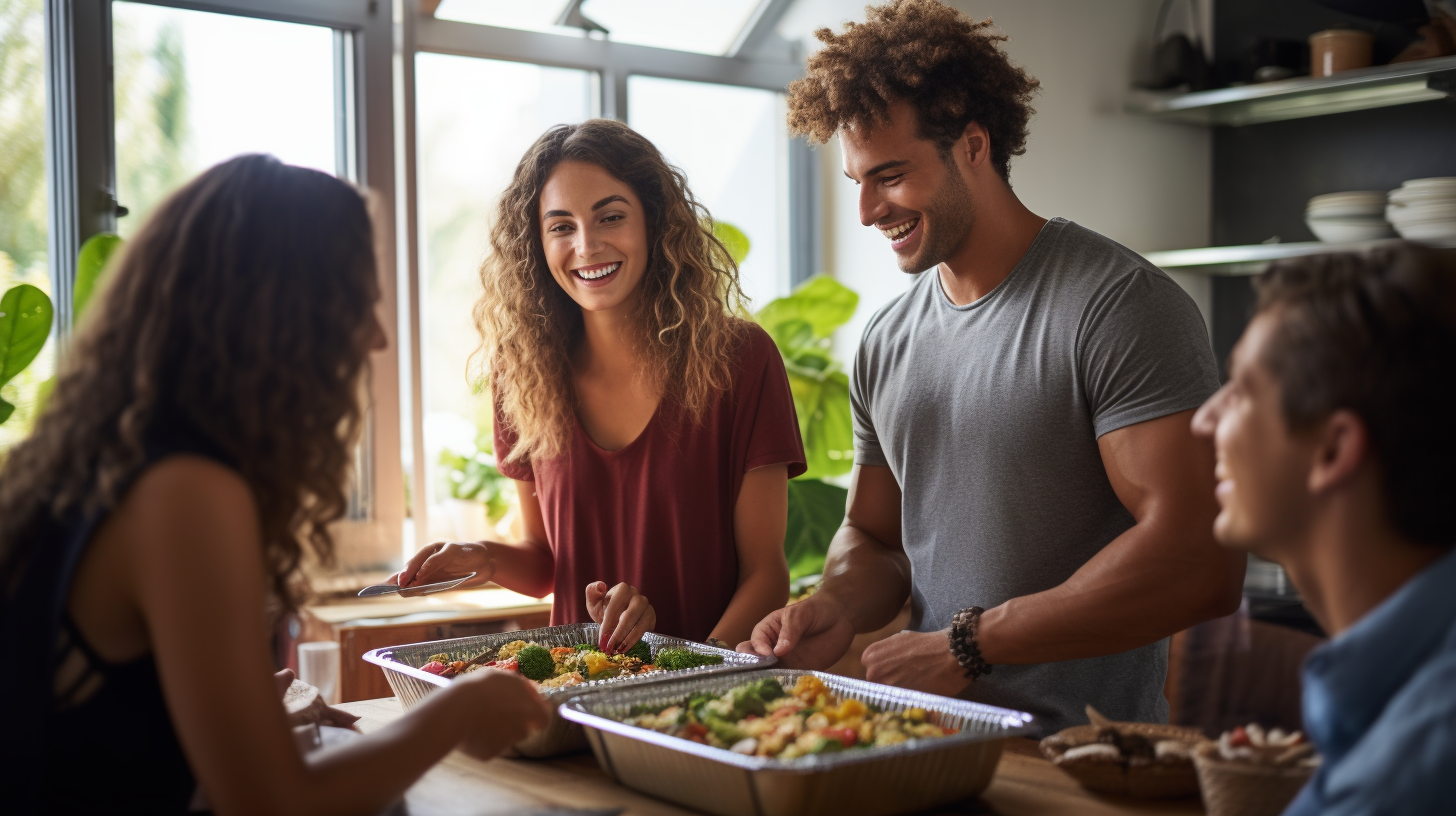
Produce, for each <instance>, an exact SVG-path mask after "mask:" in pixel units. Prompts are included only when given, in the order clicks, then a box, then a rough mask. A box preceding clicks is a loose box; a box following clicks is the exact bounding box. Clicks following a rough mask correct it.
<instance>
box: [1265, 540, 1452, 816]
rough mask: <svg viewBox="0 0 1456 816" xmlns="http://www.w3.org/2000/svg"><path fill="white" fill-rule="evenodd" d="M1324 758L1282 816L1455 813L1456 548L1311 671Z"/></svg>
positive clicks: (1315, 661) (1315, 659)
mask: <svg viewBox="0 0 1456 816" xmlns="http://www.w3.org/2000/svg"><path fill="white" fill-rule="evenodd" d="M1304 727H1305V730H1306V733H1308V735H1309V737H1310V740H1311V741H1313V742H1314V744H1315V747H1316V748H1318V749H1319V752H1320V754H1321V755H1322V756H1323V757H1324V763H1323V764H1322V765H1321V766H1320V769H1319V771H1318V772H1316V773H1315V775H1314V778H1313V779H1311V780H1310V783H1309V784H1308V785H1306V786H1305V788H1304V790H1303V791H1301V792H1300V794H1299V797H1298V798H1297V799H1295V800H1294V802H1293V803H1292V804H1291V805H1290V806H1289V809H1288V810H1286V811H1285V812H1284V813H1285V816H1313V814H1326V816H1332V815H1343V814H1386V813H1389V814H1433V816H1434V814H1442V816H1449V815H1450V814H1456V550H1453V551H1452V552H1450V553H1448V554H1447V555H1445V556H1443V557H1442V558H1441V559H1440V560H1438V561H1436V562H1435V563H1434V564H1432V565H1431V566H1429V567H1427V568H1426V569H1424V570H1422V571H1421V572H1420V573H1418V574H1417V575H1416V576H1415V577H1414V578H1412V579H1410V580H1409V581H1407V582H1406V583H1405V584H1404V585H1403V586H1402V587H1401V588H1400V589H1398V590H1396V592H1395V594H1393V595H1391V596H1390V597H1389V598H1386V599H1385V601H1383V602H1382V603H1381V604H1380V605H1379V606H1377V607H1375V609H1374V610H1372V611H1371V612H1370V613H1369V614H1367V615H1366V616H1365V617H1364V618H1362V619H1361V620H1360V621H1358V622H1357V623H1356V624H1355V625H1354V626H1352V627H1350V628H1349V629H1348V630H1346V631H1345V632H1343V633H1341V634H1340V635H1339V636H1338V637H1336V638H1334V639H1333V640H1331V641H1330V642H1329V643H1326V644H1324V645H1323V646H1320V647H1319V648H1317V649H1315V650H1314V651H1313V652H1312V653H1310V656H1309V660H1308V661H1307V662H1306V663H1305V665H1304Z"/></svg>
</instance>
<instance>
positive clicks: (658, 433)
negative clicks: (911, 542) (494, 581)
mask: <svg viewBox="0 0 1456 816" xmlns="http://www.w3.org/2000/svg"><path fill="white" fill-rule="evenodd" d="M514 443H515V435H514V434H513V433H511V432H510V430H509V429H508V428H507V423H506V422H504V421H503V418H502V417H501V416H500V415H499V413H497V416H496V424H495V452H496V458H497V460H499V461H501V462H502V464H501V465H500V471H501V473H503V474H505V475H506V476H509V477H510V478H512V479H517V480H520V481H533V482H535V483H536V497H537V499H538V500H539V501H540V503H541V515H542V518H543V519H544V521H545V524H546V537H547V539H548V542H549V543H550V545H551V552H552V553H553V554H554V556H555V559H556V580H555V593H556V598H555V604H554V606H553V607H552V609H551V623H552V624H553V625H559V624H565V623H584V622H588V621H590V620H591V616H590V615H588V614H587V610H586V597H585V590H586V585H587V584H589V583H591V582H593V581H605V582H606V583H607V585H608V586H612V585H615V584H617V583H619V582H621V581H626V582H627V583H628V584H631V585H632V586H634V587H636V588H637V591H638V592H641V593H642V594H643V595H646V596H647V600H648V601H650V602H651V603H652V607H653V609H654V610H656V612H657V625H656V627H654V629H655V631H657V632H659V633H661V634H666V635H673V636H676V637H682V638H688V639H690V640H703V639H705V638H707V637H708V635H709V634H710V633H711V632H712V631H713V627H715V626H717V625H718V620H719V619H720V618H721V617H722V616H723V613H724V612H725V611H726V610H727V609H728V602H729V601H730V600H731V599H732V598H733V593H734V592H735V591H736V590H737V588H738V555H737V550H736V547H735V541H734V532H733V509H734V506H735V505H736V504H737V502H738V491H739V489H740V488H741V487H742V485H743V475H744V474H745V473H747V472H748V471H750V470H753V469H754V468H760V467H765V466H768V465H780V464H787V465H788V466H789V477H790V478H792V477H794V476H797V475H799V474H801V473H803V472H804V444H803V441H802V440H801V439H800V438H799V423H798V418H797V417H796V415H795V413H794V400H793V397H792V395H791V394H790V392H789V381H788V377H787V376H786V375H785V374H784V363H783V360H782V358H781V357H780V356H779V352H778V348H777V347H775V346H774V343H773V340H771V339H770V338H769V336H768V334H767V333H765V332H764V330H763V329H761V328H759V327H758V326H757V325H754V324H748V325H747V326H746V328H745V331H744V332H743V336H742V339H741V340H740V341H739V343H738V359H737V361H736V363H735V365H734V371H733V384H732V387H731V388H730V389H729V390H727V391H725V392H724V393H723V394H722V395H720V396H719V398H718V399H717V400H716V401H715V402H714V403H712V404H711V406H710V407H709V408H708V410H707V411H706V412H705V414H704V416H703V418H702V420H701V421H700V422H696V423H695V422H693V421H692V420H691V419H690V418H688V417H686V416H684V415H683V412H681V411H676V410H673V409H672V406H671V405H670V404H669V403H668V400H667V399H666V398H664V400H663V402H662V403H661V404H660V405H659V406H658V409H657V412H656V413H655V414H653V416H652V418H651V419H650V420H649V421H648V423H647V427H646V428H645V429H644V430H643V431H642V433H641V435H640V436H638V437H637V438H636V439H634V440H632V442H631V443H629V444H628V445H627V446H626V447H624V448H622V449H621V450H617V451H607V450H603V449H602V448H600V447H598V446H597V444H596V443H595V442H593V441H592V440H591V437H589V436H587V433H586V431H585V430H584V429H583V428H582V426H581V422H580V421H577V422H576V423H575V426H574V428H573V431H572V438H571V447H570V452H569V453H568V454H567V455H566V456H564V457H559V458H557V459H552V460H548V461H537V462H531V463H522V462H515V463H509V464H506V463H504V460H505V459H506V457H507V456H508V455H509V452H510V450H511V447H512V445H514Z"/></svg>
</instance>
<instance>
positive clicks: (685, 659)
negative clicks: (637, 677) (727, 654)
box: [652, 649, 723, 671]
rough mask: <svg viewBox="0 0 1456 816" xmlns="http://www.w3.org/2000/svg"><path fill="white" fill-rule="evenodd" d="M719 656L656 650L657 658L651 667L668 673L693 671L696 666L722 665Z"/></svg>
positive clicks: (685, 651) (684, 650)
mask: <svg viewBox="0 0 1456 816" xmlns="http://www.w3.org/2000/svg"><path fill="white" fill-rule="evenodd" d="M722 662H723V657H722V656H721V655H705V654H698V653H697V652H692V651H688V650H687V649H658V650H657V656H656V657H655V658H653V660H652V665H654V666H656V667H657V668H659V669H666V670H668V671H679V670H681V669H695V668H697V667H698V666H717V665H720V664H722Z"/></svg>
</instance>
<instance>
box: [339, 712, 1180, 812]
mask: <svg viewBox="0 0 1456 816" xmlns="http://www.w3.org/2000/svg"><path fill="white" fill-rule="evenodd" d="M340 708H343V709H345V710H346V711H351V712H353V713H354V714H357V715H359V717H360V720H359V727H360V728H361V729H362V730H363V731H364V732H366V733H368V732H370V731H374V730H377V729H379V728H382V727H384V726H385V725H387V724H388V723H389V722H390V721H392V720H394V719H395V718H397V717H399V716H400V714H401V708H400V704H399V701H398V700H397V699H395V698H393V697H387V698H382V699H375V700H361V701H358V702H354V703H344V704H343V705H341V706H340ZM405 801H406V803H407V805H408V808H409V813H410V815H411V816H494V814H503V815H504V814H519V815H520V816H569V814H570V811H568V810H563V809H566V808H585V809H591V810H592V811H594V814H603V813H611V812H613V811H616V810H617V809H618V808H620V809H621V812H622V813H623V814H626V816H687V815H689V814H697V813H698V811H694V810H688V809H686V808H682V807H679V806H677V805H673V804H671V803H668V802H664V801H662V800H659V799H654V798H652V797H650V796H647V795H645V794H641V793H637V792H636V791H633V790H630V789H628V788H625V787H622V786H621V785H618V784H617V783H615V782H613V781H612V779H611V778H610V777H609V776H607V774H606V773H604V772H603V771H602V770H601V768H599V767H598V766H597V762H596V759H595V758H594V757H593V756H592V754H590V753H581V754H573V755H568V756H563V757H557V758H555V759H545V760H528V759H494V760H491V761H489V762H482V761H480V760H477V759H472V758H470V757H468V756H465V755H464V754H462V753H459V752H458V751H457V752H454V753H451V754H450V755H449V756H447V757H445V759H444V760H442V761H441V762H440V763H439V764H437V765H436V766H435V767H434V768H431V769H430V771H429V772H428V773H426V774H425V776H424V777H423V778H422V779H420V781H419V782H417V783H415V785H414V787H412V788H410V790H409V792H408V793H407V794H406V796H405ZM1203 812H1204V811H1203V808H1202V806H1201V803H1200V802H1199V801H1198V800H1197V799H1184V800H1175V801H1138V800H1127V799H1113V798H1108V797H1102V796H1097V795H1094V794H1091V793H1088V792H1087V791H1085V790H1083V789H1082V788H1081V787H1080V786H1078V785H1077V783H1075V782H1073V781H1072V779H1071V777H1068V776H1067V775H1066V774H1064V773H1062V772H1061V771H1059V770H1057V768H1056V767H1055V766H1053V765H1052V764H1051V763H1050V762H1047V761H1046V760H1045V759H1042V758H1041V756H1040V754H1038V753H1037V750H1036V743H1035V742H1033V741H1031V740H1025V739H1019V738H1018V739H1012V740H1010V741H1008V743H1007V745H1006V750H1005V751H1004V752H1003V753H1002V756H1001V764H1000V765H999V766H997V768H996V775H995V777H993V778H992V780H991V785H990V787H988V788H987V789H986V791H985V792H984V793H982V794H981V796H980V797H979V798H977V799H972V800H968V801H965V802H959V803H956V804H954V805H951V806H948V807H945V808H940V809H937V810H934V811H926V813H927V814H932V813H933V814H947V815H949V814H1004V816H1050V814H1066V813H1076V814H1085V816H1119V814H1145V815H1147V816H1163V815H1164V814H1167V815H1168V816H1172V815H1173V814H1202V813H1203ZM582 816H587V814H582Z"/></svg>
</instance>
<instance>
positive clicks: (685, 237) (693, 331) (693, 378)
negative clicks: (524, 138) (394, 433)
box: [475, 119, 745, 462]
mask: <svg viewBox="0 0 1456 816" xmlns="http://www.w3.org/2000/svg"><path fill="white" fill-rule="evenodd" d="M566 161H579V162H586V163H589V164H594V165H597V166H598V167H601V168H602V169H604V170H606V171H607V172H608V173H610V174H611V175H612V176H613V177H615V178H617V179H619V180H621V181H622V182H623V183H625V184H627V185H628V186H629V187H631V188H632V191H633V192H634V193H636V194H637V198H638V199H639V200H640V201H641V202H642V207H643V209H644V210H645V212H646V220H647V239H648V243H649V245H650V246H651V250H650V255H649V257H648V259H647V270H646V272H645V273H644V274H643V276H642V280H641V282H640V283H639V284H638V286H639V287H640V291H639V297H638V298H637V306H636V314H635V318H636V319H635V325H636V326H637V327H638V330H639V331H638V336H637V337H636V338H634V342H635V343H636V350H637V352H638V356H639V358H640V360H641V363H642V371H643V374H644V375H645V376H647V377H648V378H649V380H650V381H651V382H654V383H656V384H658V385H659V386H660V387H661V388H662V390H663V395H664V399H668V400H671V402H670V404H671V405H672V406H673V407H674V408H676V409H678V410H681V411H683V412H685V413H686V414H687V415H688V416H689V417H691V418H692V419H693V420H694V421H696V420H698V419H700V418H701V417H702V415H703V412H704V411H705V410H706V409H707V408H708V406H709V404H710V402H711V401H712V400H713V398H714V397H715V396H716V395H717V394H720V393H721V392H722V391H724V390H726V389H727V388H728V387H729V385H730V380H731V371H730V365H731V363H732V360H733V358H734V353H735V351H736V348H737V345H738V341H739V339H740V338H741V336H742V330H743V326H744V325H745V323H744V321H743V320H742V319H741V318H740V317H738V316H737V315H738V314H739V313H740V312H741V311H742V310H743V308H744V303H745V299H744V297H743V292H742V290H741V289H740V288H739V286H738V266H737V264H735V263H734V262H733V258H732V257H731V256H729V254H728V250H727V249H726V248H724V246H723V244H722V243H720V242H719V241H718V239H717V238H715V237H714V236H713V230H712V220H711V218H710V217H709V215H708V213H707V210H705V209H704V208H703V206H702V205H700V204H699V203H698V202H697V199H695V198H694V197H693V194H692V192H691V191H689V190H688V185H687V179H686V178H685V177H684V176H683V173H682V171H681V170H678V169H677V168H675V167H673V166H672V165H670V164H668V163H667V160H666V159H664V158H663V157H662V154H661V153H659V152H658V150H657V148H656V147H655V146H654V145H653V144H652V142H650V141H648V140H647V139H645V138H643V136H642V135H641V134H639V133H637V132H636V131H634V130H632V129H631V128H629V127H627V126H626V125H624V124H622V123H621V122H616V121H613V120H610V119H592V120H590V121H587V122H583V123H581V124H579V125H557V126H556V127H553V128H551V129H550V130H548V131H546V133H545V134H543V135H542V136H541V138H539V139H537V140H536V143H535V144H533V145H532V146H531V148H530V149H529V150H527V151H526V155H525V156H523V157H522V158H521V162H520V164H518V165H516V172H515V175H514V176H513V177H512V179H511V183H510V185H509V186H508V187H506V189H505V192H504V193H502V194H501V197H500V202H499V204H498V205H497V207H496V215H495V220H494V223H492V225H491V228H490V250H491V251H490V255H489V256H488V257H487V258H486V259H485V262H484V264H483V265H482V266H481V269H480V282H481V286H482V288H483V289H484V293H483V294H482V295H481V298H480V301H479V302H478V303H476V305H475V325H476V328H478V329H479V330H480V336H481V345H480V348H479V350H478V351H477V353H476V357H475V359H476V360H477V361H478V362H479V363H480V364H481V365H483V367H484V368H485V369H486V370H485V371H484V372H482V373H484V374H486V375H487V376H488V377H489V379H490V382H491V387H492V389H493V391H494V392H495V399H496V400H497V403H498V404H499V406H500V408H501V413H502V414H503V415H504V417H505V420H506V422H507V424H508V426H509V429H510V431H511V432H512V433H513V434H514V435H515V436H516V443H515V445H514V446H513V447H512V449H511V451H510V454H509V456H508V457H507V461H513V462H514V461H527V460H529V459H537V460H547V459H553V458H556V457H558V456H561V455H564V454H565V452H566V451H567V450H568V442H569V440H570V438H571V432H572V428H573V425H574V423H575V422H576V406H577V400H576V395H575V392H574V390H573V388H572V384H571V372H572V358H573V354H574V353H575V351H576V348H577V346H578V344H579V343H580V342H581V338H582V331H583V328H582V327H583V323H582V314H581V307H579V306H577V305H576V302H575V301H573V300H572V299H571V297H570V296H569V295H567V293H566V292H565V291H564V290H563V289H562V288H561V286H560V285H559V284H557V283H556V280H555V279H554V278H552V277H551V271H550V269H549V268H548V267H547V265H546V254H545V251H544V250H543V248H542V243H541V218H540V211H541V190H542V188H543V187H544V186H545V185H546V180H547V179H548V178H550V176H551V173H552V171H553V170H555V169H556V168H557V166H559V165H560V164H561V163H562V162H566Z"/></svg>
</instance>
